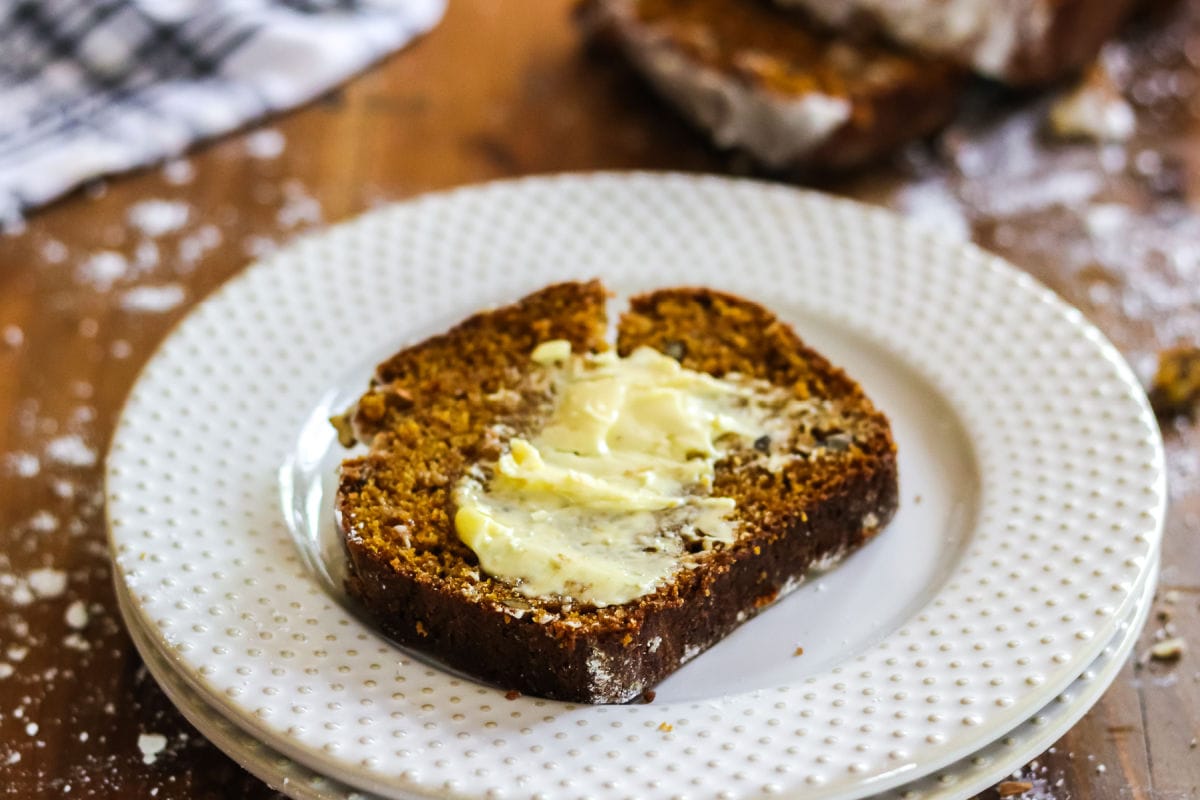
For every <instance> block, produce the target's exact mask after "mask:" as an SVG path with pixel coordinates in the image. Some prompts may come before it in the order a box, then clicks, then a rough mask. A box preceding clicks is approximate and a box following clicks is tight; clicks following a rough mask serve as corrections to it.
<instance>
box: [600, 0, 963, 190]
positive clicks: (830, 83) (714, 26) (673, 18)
mask: <svg viewBox="0 0 1200 800" xmlns="http://www.w3.org/2000/svg"><path fill="white" fill-rule="evenodd" d="M578 16H579V19H580V20H581V23H582V24H583V26H584V28H585V29H586V30H587V31H588V32H589V33H590V35H592V36H593V37H595V38H597V39H598V40H600V41H603V42H606V43H608V44H611V45H615V46H616V47H617V48H619V49H620V50H623V51H624V52H625V53H626V54H627V55H628V56H629V57H630V60H631V62H632V63H634V64H635V66H638V67H639V68H641V69H642V71H643V72H647V73H648V74H649V73H650V72H651V71H652V67H648V64H650V63H652V62H653V60H654V56H653V55H652V54H650V53H648V52H646V51H648V50H651V49H657V48H660V47H662V48H666V49H668V50H670V51H673V52H674V53H676V54H678V55H679V56H680V57H682V58H684V59H686V60H687V61H688V62H689V64H690V69H689V70H687V71H686V72H685V73H684V77H683V80H684V81H691V82H693V83H694V84H695V85H696V86H697V87H700V86H712V85H713V83H714V80H715V81H723V82H725V83H726V84H727V85H728V86H732V87H740V89H741V90H744V91H746V92H750V93H755V94H758V95H759V96H760V97H761V98H763V100H764V101H765V102H770V103H777V104H785V103H795V102H797V101H801V100H804V99H805V98H811V97H820V98H831V99H833V100H837V101H845V103H846V104H847V105H848V107H849V115H848V117H847V118H846V119H845V120H844V121H843V122H842V123H841V124H838V125H836V126H834V127H832V128H830V129H828V130H827V131H825V132H824V133H823V134H821V135H820V136H819V137H818V140H817V141H815V142H813V143H812V144H811V146H808V147H806V148H804V149H803V150H801V151H799V152H797V153H796V154H795V155H794V156H792V157H789V158H788V159H786V160H785V161H781V160H780V159H779V157H777V156H773V155H769V154H767V153H765V152H763V151H761V150H759V149H758V147H756V146H755V145H754V144H752V143H751V142H752V141H753V140H755V139H757V138H758V137H755V136H750V135H748V136H747V137H746V140H743V141H739V142H737V146H739V147H742V148H743V149H746V150H747V151H748V152H749V153H750V154H751V155H752V156H755V157H756V158H757V159H758V160H759V161H761V162H763V163H764V164H765V165H766V166H768V167H771V168H773V169H777V170H795V171H801V172H806V171H818V170H819V171H826V170H833V169H848V168H852V167H855V166H859V165H861V164H864V163H867V162H869V161H871V160H874V159H877V158H878V157H880V156H882V155H883V154H885V153H888V152H891V151H892V150H894V149H895V148H896V147H898V146H899V145H901V144H903V143H905V142H908V141H911V140H913V139H917V138H920V137H922V136H925V135H928V134H930V133H933V132H934V131H936V130H937V129H938V128H940V127H941V126H942V125H944V124H945V123H946V122H947V121H949V119H950V118H951V117H952V116H953V114H954V111H955V109H956V106H957V102H958V98H959V95H960V90H961V88H962V86H963V85H964V83H965V78H966V71H965V70H963V69H961V68H959V67H957V66H955V65H953V64H951V63H950V62H948V61H946V60H941V59H937V58H929V57H924V56H920V55H913V54H909V53H904V52H902V51H900V50H899V49H898V48H895V47H892V46H891V45H889V44H886V43H880V41H879V40H878V39H874V38H873V37H864V36H848V35H839V34H836V33H830V32H829V31H826V30H823V29H821V28H819V27H817V26H815V25H813V24H812V23H809V22H807V21H805V20H803V19H801V18H800V17H799V16H798V15H796V14H794V13H787V12H784V11H781V10H779V9H777V8H772V7H771V6H770V4H769V3H766V2H759V1H758V0H584V2H581V3H580V5H579V7H578ZM650 77H651V80H652V82H654V76H653V75H650ZM660 88H661V87H660ZM700 91H703V90H700ZM733 91H737V89H734V90H733ZM684 93H685V94H686V93H687V90H684ZM664 94H666V95H667V97H668V99H670V100H672V101H674V102H676V105H677V106H679V107H680V110H681V111H682V112H683V113H684V115H685V116H687V117H689V119H690V120H691V121H692V122H693V123H695V124H697V125H699V126H700V127H702V128H708V129H709V130H708V132H709V133H710V134H715V133H716V132H715V131H714V130H712V129H711V128H712V127H713V125H714V123H713V122H712V121H711V120H708V119H703V118H699V117H700V116H703V115H698V112H697V111H696V109H695V108H690V107H688V104H686V103H680V102H678V95H674V94H673V93H671V92H664ZM697 102H699V103H700V105H701V106H711V105H713V104H716V105H722V104H725V105H726V106H727V107H726V108H725V111H724V113H723V114H717V116H719V117H721V118H722V119H723V120H724V122H723V123H721V127H729V128H743V130H748V129H750V128H752V127H753V126H759V128H760V129H761V127H762V125H763V122H762V119H763V117H762V115H761V113H755V112H750V111H746V112H739V111H738V110H736V109H735V108H733V107H731V106H729V105H728V103H727V100H722V99H720V98H719V97H717V96H711V97H709V98H708V100H706V101H703V102H701V101H697ZM741 113H745V115H746V118H745V119H740V118H739V114H741ZM798 119H803V117H799V118H798ZM775 124H780V123H775ZM782 124H783V125H785V126H786V125H787V124H788V123H782ZM789 133H790V134H791V135H792V136H794V138H795V139H796V140H797V141H801V140H803V139H804V137H806V136H808V135H810V134H809V133H808V132H807V131H806V130H805V127H804V125H803V123H802V122H797V123H796V127H795V128H794V129H792V130H790V131H789ZM782 134H783V132H782V131H781V135H782ZM716 135H717V136H718V138H719V136H720V134H716ZM719 143H720V142H719Z"/></svg>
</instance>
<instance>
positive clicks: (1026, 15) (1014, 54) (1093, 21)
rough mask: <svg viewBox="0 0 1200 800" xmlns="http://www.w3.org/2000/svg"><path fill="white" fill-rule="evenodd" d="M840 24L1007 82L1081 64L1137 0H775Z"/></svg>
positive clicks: (1037, 79) (1057, 73) (1037, 78)
mask: <svg viewBox="0 0 1200 800" xmlns="http://www.w3.org/2000/svg"><path fill="white" fill-rule="evenodd" d="M775 2H777V3H778V4H779V5H780V6H783V7H786V8H791V9H799V10H802V11H804V12H806V13H808V14H811V15H812V16H813V17H814V18H815V19H817V20H820V21H821V22H823V23H825V24H827V25H830V26H831V27H833V28H835V29H837V30H841V31H862V30H864V29H871V30H877V31H879V32H880V33H882V34H883V35H885V36H887V37H889V38H890V39H892V40H893V41H895V42H897V43H900V44H902V45H905V46H907V47H911V48H913V49H914V50H917V51H920V52H923V53H927V54H930V55H935V56H941V57H945V58H949V59H952V60H954V61H956V62H957V63H959V64H962V65H964V66H967V67H970V68H971V69H973V70H974V71H976V72H978V73H980V74H981V75H985V76H987V77H989V78H994V79H996V80H998V81H1001V82H1003V83H1007V84H1011V85H1018V86H1023V85H1034V84H1042V83H1048V82H1051V81H1054V80H1056V79H1058V78H1060V77H1062V76H1064V75H1066V74H1068V73H1071V72H1074V71H1076V70H1079V69H1080V68H1082V67H1084V66H1086V65H1087V64H1089V63H1090V62H1091V61H1092V60H1093V59H1094V58H1095V57H1096V54H1097V53H1098V52H1099V51H1100V46H1101V45H1103V44H1104V42H1105V41H1106V40H1108V39H1109V37H1111V36H1112V35H1113V34H1114V33H1116V31H1117V29H1118V28H1119V27H1120V26H1121V23H1122V22H1124V21H1125V20H1126V19H1127V18H1128V17H1129V15H1130V14H1131V13H1132V12H1133V10H1134V9H1135V8H1136V7H1137V6H1138V4H1139V0H775Z"/></svg>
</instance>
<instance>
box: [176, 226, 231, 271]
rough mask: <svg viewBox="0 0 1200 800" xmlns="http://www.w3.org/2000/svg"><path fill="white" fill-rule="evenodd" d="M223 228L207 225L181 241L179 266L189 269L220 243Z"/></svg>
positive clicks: (185, 269) (184, 269)
mask: <svg viewBox="0 0 1200 800" xmlns="http://www.w3.org/2000/svg"><path fill="white" fill-rule="evenodd" d="M222 238H223V237H222V236H221V229H220V228H218V227H217V226H216V225H205V226H203V227H202V228H200V230H198V231H196V232H195V233H193V234H190V235H188V236H185V237H183V239H181V240H180V241H179V266H180V268H181V269H182V270H183V271H185V272H186V271H189V270H190V269H191V267H193V266H195V264H196V262H197V261H199V260H200V259H201V258H202V257H203V256H204V254H205V253H207V252H208V251H209V250H212V249H213V248H214V247H216V246H217V245H219V244H220V243H221V240H222Z"/></svg>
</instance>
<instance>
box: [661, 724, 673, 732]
mask: <svg viewBox="0 0 1200 800" xmlns="http://www.w3.org/2000/svg"><path fill="white" fill-rule="evenodd" d="M658 729H659V730H660V731H662V732H663V733H670V732H671V731H673V730H675V726H674V725H672V724H671V723H669V722H660V723H659V724H658Z"/></svg>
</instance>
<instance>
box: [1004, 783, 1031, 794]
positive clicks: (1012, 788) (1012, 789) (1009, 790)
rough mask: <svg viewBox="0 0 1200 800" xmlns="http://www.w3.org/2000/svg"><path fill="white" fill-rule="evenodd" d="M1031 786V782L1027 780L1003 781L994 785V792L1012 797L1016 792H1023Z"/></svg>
mask: <svg viewBox="0 0 1200 800" xmlns="http://www.w3.org/2000/svg"><path fill="white" fill-rule="evenodd" d="M1032 788H1033V784H1032V783H1030V782H1029V781H1003V782H1001V784H1000V785H999V786H997V787H996V793H997V794H999V795H1000V796H1001V797H1012V796H1014V795H1018V794H1025V793H1026V792H1028V791H1029V790H1030V789H1032Z"/></svg>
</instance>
